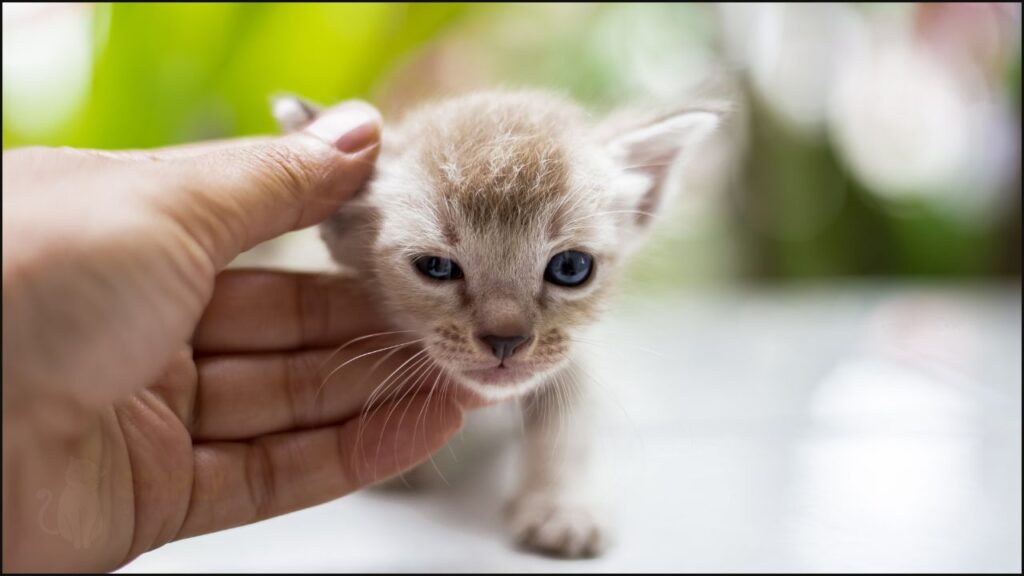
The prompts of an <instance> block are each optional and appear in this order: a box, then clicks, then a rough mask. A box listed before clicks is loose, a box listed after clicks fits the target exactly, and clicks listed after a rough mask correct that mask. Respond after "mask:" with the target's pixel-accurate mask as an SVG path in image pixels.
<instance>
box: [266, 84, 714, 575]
mask: <svg viewBox="0 0 1024 576" xmlns="http://www.w3.org/2000/svg"><path fill="white" fill-rule="evenodd" d="M274 113H275V116H276V117H277V118H278V121H279V123H280V124H281V125H282V127H283V128H284V129H285V130H287V131H290V130H296V129H298V128H300V127H302V126H303V125H305V124H306V123H308V122H309V121H311V120H312V119H313V118H314V117H315V116H316V114H317V109H316V108H315V107H314V106H312V105H310V104H308V103H305V102H302V101H300V100H298V99H294V98H290V97H288V98H283V99H278V100H277V101H276V102H275V106H274ZM719 118H720V112H719V111H716V110H714V109H700V110H696V109H694V110H677V111H674V112H670V113H667V114H648V115H629V114H620V115H619V116H618V117H616V118H608V119H604V120H603V121H599V122H594V121H592V120H591V118H590V117H588V115H587V114H586V113H585V112H584V111H583V110H582V109H581V108H580V107H579V106H577V105H575V104H574V103H572V102H570V101H568V100H566V99H564V98H561V97H558V96H556V95H552V94H548V93H544V92H538V91H493V92H481V93H474V94H470V95H466V96H461V97H457V98H452V99H448V100H444V101H440V102H437V103H433V104H429V105H425V106H423V107H421V108H419V109H418V110H416V111H414V112H412V113H411V114H409V115H407V116H406V117H405V118H404V119H403V120H402V121H401V122H400V123H398V124H394V125H390V126H386V127H385V129H384V133H383V137H382V149H381V155H380V158H379V161H378V165H377V172H376V175H375V176H374V178H373V179H372V180H371V182H370V183H369V184H368V185H367V188H366V189H365V190H364V191H363V193H362V194H361V195H360V196H359V197H358V198H356V199H354V200H353V201H350V202H349V203H347V204H346V205H345V206H344V207H343V208H342V209H341V210H340V211H339V212H338V213H337V214H335V215H334V216H333V217H331V218H330V219H329V220H328V221H327V222H325V223H324V224H323V225H322V229H321V232H322V236H323V238H324V241H325V242H326V244H327V246H328V248H329V249H330V251H331V253H332V256H333V258H334V259H335V260H337V261H338V262H339V263H340V264H342V265H344V266H346V267H348V268H351V269H354V270H357V271H359V273H360V275H361V277H362V278H364V279H365V281H366V282H367V283H369V284H370V285H372V286H373V288H374V291H375V293H377V294H380V295H381V297H382V298H383V301H384V304H385V306H386V308H387V309H388V310H389V311H390V312H391V313H392V314H393V317H394V320H395V322H396V323H398V325H399V327H400V328H403V329H408V330H413V331H415V332H416V333H417V334H418V336H420V337H423V338H425V342H424V343H425V347H426V348H427V350H428V353H427V354H428V355H429V357H430V359H431V360H432V361H433V363H435V364H436V365H437V366H439V367H441V368H442V369H444V370H445V371H446V372H447V374H448V375H449V376H450V377H451V378H452V379H453V380H454V381H456V382H458V383H460V384H461V385H463V386H466V387H467V388H469V389H471V390H473V391H475V392H476V393H478V394H479V395H481V396H483V397H486V398H491V399H503V398H511V397H527V398H530V399H532V400H535V401H534V402H524V403H523V404H524V405H551V404H555V403H556V402H557V404H558V405H559V406H561V407H563V409H566V410H573V409H575V408H576V407H578V406H579V403H580V396H581V395H580V394H579V392H580V389H579V384H583V383H585V382H586V379H585V378H582V377H581V374H580V372H579V371H580V370H581V367H580V366H579V365H578V362H577V360H576V359H575V358H574V355H573V335H574V334H576V333H578V331H579V330H581V329H582V328H583V327H584V326H586V325H587V324H590V323H592V322H593V321H594V320H595V319H596V318H597V317H598V314H599V311H600V308H601V305H602V304H603V303H604V301H605V300H606V299H607V296H608V294H609V291H610V289H611V288H612V286H613V285H614V283H615V278H616V275H617V274H618V273H619V271H620V270H621V268H622V265H623V261H624V260H625V258H626V256H627V255H628V254H629V253H630V252H631V251H632V250H633V248H634V247H635V246H636V245H637V243H638V241H639V240H640V239H641V238H642V237H643V236H644V232H645V231H647V229H648V228H649V226H650V224H651V219H652V217H653V215H654V213H656V212H657V211H658V209H659V208H660V207H661V205H662V203H663V202H662V200H663V196H664V192H665V188H666V187H665V186H664V181H665V178H666V175H667V172H668V168H669V166H670V164H672V162H673V161H674V160H675V159H676V158H677V157H678V156H679V155H680V154H686V153H688V152H689V151H690V150H691V149H692V148H693V147H694V146H695V145H697V144H698V142H699V141H700V140H701V139H703V138H704V137H705V136H707V135H708V134H709V133H710V132H711V131H712V130H714V128H715V127H716V126H717V124H718V122H719ZM565 382H573V383H576V384H577V385H574V386H570V387H565V386H561V384H562V383H565ZM558 387H560V389H558V390H556V388H558ZM574 392H575V393H574ZM555 394H557V395H558V399H557V401H556V400H555V399H554V398H553V397H552V398H547V399H546V398H545V396H548V395H550V396H553V395H555ZM524 422H525V432H526V434H525V442H526V444H525V447H524V457H525V458H524V462H523V479H522V483H521V489H520V492H519V496H518V498H517V499H516V500H515V502H514V503H513V506H512V507H511V509H510V510H511V512H510V526H511V528H512V530H513V532H514V534H515V536H516V538H517V539H518V540H519V542H520V543H521V544H523V545H525V546H526V547H528V548H531V549H533V550H536V551H539V552H543V553H548V554H555V555H561V556H567V557H579V556H591V555H595V554H597V553H598V552H599V551H600V549H601V547H602V545H603V544H604V543H605V542H606V541H607V538H606V534H605V528H604V527H603V526H602V525H601V524H600V522H599V520H598V518H597V516H596V515H595V514H594V513H593V510H592V508H591V506H590V504H588V503H587V502H585V501H580V498H578V497H579V496H580V494H581V491H580V490H579V489H578V487H579V485H580V483H581V482H583V481H584V478H581V475H583V474H586V472H585V470H586V467H585V465H584V464H585V456H586V451H587V444H588V440H589V433H588V430H587V429H586V420H585V419H583V418H545V417H542V415H541V414H539V413H538V411H537V410H526V411H525V413H524ZM566 472H569V473H568V474H567V473H566Z"/></svg>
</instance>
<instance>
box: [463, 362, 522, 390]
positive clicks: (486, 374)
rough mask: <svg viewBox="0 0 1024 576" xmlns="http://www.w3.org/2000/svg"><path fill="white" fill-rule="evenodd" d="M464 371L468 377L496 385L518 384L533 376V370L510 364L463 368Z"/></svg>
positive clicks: (481, 382)
mask: <svg viewBox="0 0 1024 576" xmlns="http://www.w3.org/2000/svg"><path fill="white" fill-rule="evenodd" d="M462 373H463V374H464V375H465V376H466V377H467V378H469V379H471V380H473V381H475V382H479V383H480V384H489V385H496V386H500V385H508V384H518V383H520V382H522V381H524V380H526V379H528V378H530V377H531V376H533V370H530V369H528V368H523V367H521V366H508V365H506V364H499V365H497V366H492V367H490V368H477V369H473V370H463V372H462Z"/></svg>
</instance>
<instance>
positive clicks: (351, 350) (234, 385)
mask: <svg viewBox="0 0 1024 576" xmlns="http://www.w3.org/2000/svg"><path fill="white" fill-rule="evenodd" d="M410 342H411V343H410ZM197 369H198V376H199V378H198V381H199V386H198V389H197V391H196V397H195V403H194V405H193V409H192V410H193V411H192V413H191V415H190V416H191V417H190V418H186V421H191V424H190V431H191V433H192V437H193V438H194V439H196V440H200V441H210V440H238V439H244V438H252V437H254V436H259V435H262V434H269V433H273V432H282V431H286V430H292V429H297V428H310V427H314V426H321V425H324V424H330V423H334V422H338V421H340V420H345V419H348V418H352V417H354V416H356V415H357V414H358V413H359V412H360V411H362V410H369V409H372V408H373V407H375V406H379V405H380V404H381V403H382V402H383V401H385V400H389V399H397V398H399V397H400V396H402V395H409V394H411V393H412V391H414V390H417V389H428V388H436V389H438V390H440V389H441V388H442V387H443V386H446V385H448V384H449V383H448V381H447V378H445V377H444V376H443V374H442V373H441V370H440V369H439V368H437V366H436V365H435V364H434V363H433V362H431V361H430V360H429V358H427V356H426V353H425V352H424V351H423V350H422V349H421V348H417V347H416V346H415V340H413V339H406V340H404V341H403V340H396V339H392V338H387V339H379V338H371V339H367V340H364V341H362V342H357V343H355V344H353V345H351V346H349V347H347V348H345V349H343V350H341V351H337V350H329V349H321V350H310V351H303V352H295V353H287V354H261V355H255V356H254V355H244V356H217V357H213V358H204V359H201V360H200V361H199V362H198V363H197ZM449 387H450V386H449ZM375 391H377V392H378V393H377V394H374V392H375ZM371 395H372V396H373V397H372V405H371ZM437 395H438V396H440V395H441V392H438V393H437Z"/></svg>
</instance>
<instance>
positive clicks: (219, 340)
mask: <svg viewBox="0 0 1024 576" xmlns="http://www.w3.org/2000/svg"><path fill="white" fill-rule="evenodd" d="M388 330H393V328H391V327H390V326H389V325H388V324H387V322H386V321H384V319H383V317H382V316H381V315H380V314H379V313H378V311H377V307H376V305H375V303H374V302H373V301H372V299H371V298H369V296H368V295H367V294H366V292H365V291H364V290H363V289H362V287H361V286H360V285H359V283H357V282H355V281H352V280H348V279H345V278H340V277H336V276H329V275H324V274H302V273H292V272H272V271H267V270H241V269H233V270H226V271H224V272H221V273H220V274H219V275H218V276H217V280H216V284H215V286H214V291H213V297H212V298H211V299H210V303H209V305H208V306H207V307H206V310H205V311H204V312H203V317H202V319H200V321H199V325H198V326H197V327H196V331H195V334H194V335H193V338H192V346H193V349H194V351H195V353H196V354H197V355H209V354H217V353H232V352H263V351H287V350H299V349H304V348H311V347H321V346H328V345H330V344H337V343H339V342H343V341H346V340H348V339H351V338H355V337H358V336H362V335H365V334H370V333H375V332H382V331H388Z"/></svg>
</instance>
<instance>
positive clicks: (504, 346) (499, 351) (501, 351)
mask: <svg viewBox="0 0 1024 576" xmlns="http://www.w3.org/2000/svg"><path fill="white" fill-rule="evenodd" d="M479 338H480V341H482V342H483V343H484V344H486V345H487V346H488V347H490V349H491V351H492V352H494V356H495V358H497V359H498V360H504V359H506V358H511V357H512V356H513V355H514V354H515V353H516V352H517V351H519V350H521V349H522V347H523V344H525V343H526V342H527V341H529V339H530V337H529V336H493V335H490V334H488V335H485V336H479Z"/></svg>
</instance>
